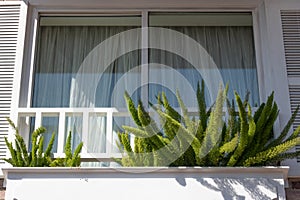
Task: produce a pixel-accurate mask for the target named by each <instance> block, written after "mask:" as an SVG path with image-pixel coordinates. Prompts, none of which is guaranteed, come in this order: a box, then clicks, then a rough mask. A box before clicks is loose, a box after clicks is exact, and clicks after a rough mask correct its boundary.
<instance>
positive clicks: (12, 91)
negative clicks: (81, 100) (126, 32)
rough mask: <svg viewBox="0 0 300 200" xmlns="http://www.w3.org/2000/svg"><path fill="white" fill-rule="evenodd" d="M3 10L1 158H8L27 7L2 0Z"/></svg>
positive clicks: (0, 31)
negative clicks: (7, 144) (7, 143)
mask: <svg viewBox="0 0 300 200" xmlns="http://www.w3.org/2000/svg"><path fill="white" fill-rule="evenodd" d="M0 13H1V17H0V158H4V157H6V145H5V142H4V137H8V138H9V139H11V136H12V135H8V133H9V132H10V131H11V129H10V126H9V124H8V122H7V121H6V117H10V118H11V119H12V120H14V121H16V115H15V114H16V113H15V108H17V107H18V99H19V91H20V81H19V80H21V70H22V67H21V66H22V59H23V50H24V45H23V44H24V34H25V24H26V13H27V6H26V4H25V3H23V2H21V1H19V2H15V1H5V2H3V1H1V2H0ZM0 164H1V165H2V164H4V162H3V161H0Z"/></svg>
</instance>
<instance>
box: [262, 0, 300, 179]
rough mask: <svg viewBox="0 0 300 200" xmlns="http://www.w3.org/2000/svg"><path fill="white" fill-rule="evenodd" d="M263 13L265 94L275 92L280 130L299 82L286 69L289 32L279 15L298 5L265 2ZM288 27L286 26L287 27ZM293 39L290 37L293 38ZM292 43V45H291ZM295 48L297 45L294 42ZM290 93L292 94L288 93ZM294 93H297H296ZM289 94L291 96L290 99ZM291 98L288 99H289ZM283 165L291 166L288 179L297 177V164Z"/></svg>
mask: <svg viewBox="0 0 300 200" xmlns="http://www.w3.org/2000/svg"><path fill="white" fill-rule="evenodd" d="M264 10H265V13H266V14H265V15H266V16H265V20H266V23H265V27H264V31H265V33H266V36H265V38H264V39H265V40H266V41H265V42H266V43H267V45H265V49H264V52H265V53H266V52H268V53H267V57H264V59H265V60H266V59H268V60H269V61H268V66H264V67H265V71H264V73H265V81H266V82H265V83H266V89H265V91H271V90H274V91H275V95H276V97H275V100H276V102H277V103H278V105H279V109H280V115H279V119H280V120H279V122H280V128H279V129H278V130H282V128H283V127H284V126H285V124H286V122H287V120H288V119H289V118H290V116H291V112H292V110H294V106H293V105H292V104H293V103H294V101H293V99H292V98H294V97H295V95H296V94H297V91H296V90H295V88H293V86H291V84H290V83H293V84H296V83H297V82H298V84H300V79H299V81H298V80H297V79H296V78H295V76H297V73H296V71H295V70H294V69H292V67H289V66H288V65H289V63H291V62H290V58H291V57H290V56H289V55H288V57H286V56H285V55H286V53H287V52H289V51H290V46H289V45H290V44H291V43H290V42H289V40H290V39H291V37H290V36H288V35H289V30H288V29H289V28H288V29H287V28H286V25H287V24H289V22H288V21H286V19H285V18H286V17H284V16H283V18H282V16H281V13H282V11H285V10H287V11H291V10H300V1H297V0H286V1H280V0H265V5H264ZM286 23H287V24H286ZM288 26H289V25H288ZM292 38H293V37H292ZM292 43H293V42H292ZM295 44H296V42H295ZM291 89H292V93H290V91H291ZM295 92H296V93H295ZM290 94H292V96H290ZM290 97H291V98H290ZM284 164H288V165H289V166H291V169H290V172H289V175H290V176H299V175H300V172H299V167H300V166H299V164H298V163H297V162H296V159H294V160H288V161H285V162H284Z"/></svg>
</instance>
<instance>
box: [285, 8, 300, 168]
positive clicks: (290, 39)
mask: <svg viewBox="0 0 300 200" xmlns="http://www.w3.org/2000/svg"><path fill="white" fill-rule="evenodd" d="M281 22H282V34H283V43H284V51H285V60H286V70H287V75H288V78H290V77H293V78H297V80H298V78H299V81H297V82H299V84H298V83H297V85H289V94H290V103H291V111H292V113H293V112H294V111H295V110H296V108H297V106H298V105H300V10H298V11H295V10H284V11H281ZM298 126H300V114H299V113H298V114H297V116H296V118H295V122H294V124H293V129H294V130H295V129H296V128H297V127H298ZM296 150H300V146H296ZM297 162H298V163H300V157H298V158H297Z"/></svg>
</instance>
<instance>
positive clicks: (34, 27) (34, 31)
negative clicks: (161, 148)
mask: <svg viewBox="0 0 300 200" xmlns="http://www.w3.org/2000/svg"><path fill="white" fill-rule="evenodd" d="M151 12H155V13H158V12H162V13H163V12H185V13H188V12H191V13H192V12H250V13H252V19H253V25H252V27H253V36H254V50H255V56H256V68H257V77H258V88H259V91H258V96H259V101H262V100H263V99H264V98H263V97H264V96H266V94H264V92H263V91H264V89H263V87H262V86H263V83H264V81H263V76H262V74H263V70H262V67H261V64H260V63H261V56H260V53H259V52H260V50H259V43H258V37H259V34H258V25H257V24H258V23H257V21H256V18H257V17H256V12H255V10H253V9H232V10H228V9H225V10H224V9H217V10H216V9H212V10H202V9H193V10H187V9H148V10H130V9H128V10H121V11H120V10H106V11H105V12H103V11H99V12H98V13H94V12H92V11H91V10H85V11H81V12H74V11H73V10H72V9H66V10H60V12H57V10H55V9H50V8H49V9H45V8H43V9H38V8H34V9H32V12H31V15H30V17H29V19H28V20H29V22H31V23H29V24H30V25H28V27H27V33H28V34H27V35H29V37H28V38H27V39H26V41H29V42H27V43H28V44H27V45H26V46H28V47H29V48H25V49H29V51H28V52H25V58H24V67H25V69H23V76H22V81H23V82H25V83H28V85H27V87H26V85H24V84H21V87H22V88H21V90H20V92H21V95H20V99H19V107H27V108H30V107H31V102H32V93H33V91H32V87H33V83H34V80H33V79H34V78H33V76H34V65H35V61H36V55H37V52H36V51H37V50H36V49H37V40H38V28H39V18H40V16H61V15H62V14H64V15H66V16H111V15H119V16H120V15H122V16H123V15H124V16H126V15H140V16H141V28H145V27H148V25H149V13H151ZM141 34H142V35H141V39H142V40H141V49H142V50H141V65H142V68H141V86H143V85H146V84H148V81H149V75H148V71H149V69H148V67H149V66H148V56H149V55H148V31H147V29H142V33H141ZM26 95H27V97H24V96H26ZM141 97H142V101H143V102H146V104H145V106H146V107H147V106H148V105H147V102H148V88H147V87H143V89H142V91H141Z"/></svg>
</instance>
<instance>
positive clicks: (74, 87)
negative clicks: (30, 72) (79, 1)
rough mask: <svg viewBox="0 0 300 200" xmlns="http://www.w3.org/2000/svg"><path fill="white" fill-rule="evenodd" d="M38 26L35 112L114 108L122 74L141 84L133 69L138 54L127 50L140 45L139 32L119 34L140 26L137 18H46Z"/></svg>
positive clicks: (132, 81) (33, 103)
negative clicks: (50, 109)
mask: <svg viewBox="0 0 300 200" xmlns="http://www.w3.org/2000/svg"><path fill="white" fill-rule="evenodd" d="M40 22H41V23H40V24H41V26H40V30H39V44H38V50H37V52H38V56H37V61H36V66H35V75H34V89H33V101H32V106H33V107H110V106H114V105H113V104H114V103H115V102H117V101H118V99H120V97H117V96H116V95H115V96H112V95H113V93H114V89H115V86H116V84H117V82H118V80H119V79H120V78H121V77H122V76H123V75H124V74H128V77H127V79H130V83H134V84H135V85H139V84H140V73H139V71H138V70H133V71H132V70H131V69H132V68H134V67H135V66H138V65H139V62H140V56H139V50H138V49H137V48H135V49H133V51H129V52H128V51H127V49H130V48H129V47H128V45H131V43H133V44H134V45H135V46H137V45H139V40H140V37H139V33H137V32H135V33H136V35H134V34H131V35H129V34H127V35H125V36H124V35H120V34H119V33H122V32H124V31H128V30H131V29H135V28H137V27H139V17H81V18H80V17H77V18H76V17H69V18H68V17H42V18H41V20H40ZM108 24H109V25H108ZM128 84H129V83H128ZM122 86H124V85H120V84H119V85H118V87H122ZM123 88H124V87H123ZM137 95H138V94H137ZM121 96H123V95H121ZM112 98H113V99H112ZM136 98H137V97H136ZM122 100H123V99H122Z"/></svg>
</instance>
